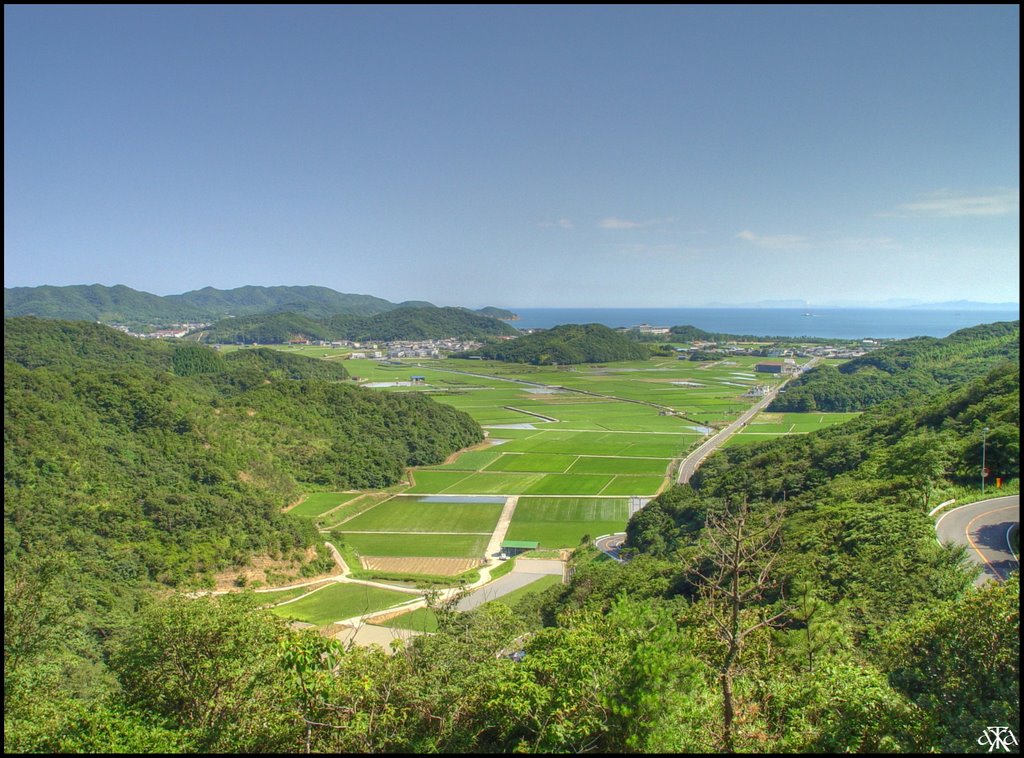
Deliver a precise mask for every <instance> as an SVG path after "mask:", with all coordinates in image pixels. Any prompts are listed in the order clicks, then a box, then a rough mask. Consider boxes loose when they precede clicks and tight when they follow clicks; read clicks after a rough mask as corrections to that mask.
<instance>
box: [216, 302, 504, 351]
mask: <svg viewBox="0 0 1024 758" xmlns="http://www.w3.org/2000/svg"><path fill="white" fill-rule="evenodd" d="M517 334H519V332H518V331H516V330H515V329H513V328H512V327H511V326H509V325H508V324H506V323H505V322H503V321H499V320H498V319H495V318H491V317H490V316H481V315H480V314H478V313H475V312H473V311H470V310H467V309H465V308H436V307H434V306H430V305H428V306H424V307H416V308H410V307H402V308H395V309H392V310H389V311H386V312H384V313H378V314H375V315H372V316H352V315H337V316H333V317H331V318H327V319H313V318H309V317H306V316H302V315H298V314H295V313H274V314H264V315H258V316H246V317H242V318H231V319H224V320H223V321H218V322H217V323H215V324H214V325H213V326H212V327H210V329H209V330H207V332H206V335H205V336H204V339H205V341H207V342H211V343H221V344H232V343H250V342H257V343H260V344H278V343H283V342H287V341H288V340H290V339H296V338H299V339H313V340H357V341H368V340H379V341H382V342H383V341H390V340H428V339H442V338H445V337H455V338H460V339H485V338H488V337H494V336H499V335H507V336H511V335H517Z"/></svg>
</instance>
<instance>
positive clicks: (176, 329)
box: [97, 322, 210, 340]
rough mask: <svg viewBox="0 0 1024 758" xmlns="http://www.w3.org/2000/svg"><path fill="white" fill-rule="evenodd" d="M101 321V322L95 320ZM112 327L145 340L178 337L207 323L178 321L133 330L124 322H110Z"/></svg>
mask: <svg viewBox="0 0 1024 758" xmlns="http://www.w3.org/2000/svg"><path fill="white" fill-rule="evenodd" d="M97 323H102V322H97ZM110 326H111V327H112V328H114V329H117V330H118V331H119V332H124V333H125V334H127V335H128V336H129V337H139V338H140V339H145V340H159V339H180V338H181V337H184V336H185V335H186V334H188V333H189V332H194V331H197V330H199V329H206V328H207V327H208V326H210V325H209V324H201V323H194V324H193V323H187V322H186V323H180V324H171V325H170V326H169V327H168V328H166V329H156V330H154V331H152V332H134V331H132V329H131V327H128V326H125V325H124V324H111V325H110Z"/></svg>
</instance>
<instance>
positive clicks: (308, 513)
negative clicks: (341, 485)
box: [288, 492, 360, 519]
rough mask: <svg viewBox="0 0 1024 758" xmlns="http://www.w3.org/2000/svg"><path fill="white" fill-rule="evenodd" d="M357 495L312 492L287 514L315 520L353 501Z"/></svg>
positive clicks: (352, 493)
mask: <svg viewBox="0 0 1024 758" xmlns="http://www.w3.org/2000/svg"><path fill="white" fill-rule="evenodd" d="M359 495H360V493H358V492H312V493H310V494H308V495H306V496H305V497H304V498H303V500H302V502H301V503H299V504H298V505H296V506H295V507H294V508H292V509H290V510H289V511H288V512H289V513H291V514H293V515H295V516H302V517H304V518H312V519H315V518H318V517H320V516H322V515H324V514H325V513H327V512H328V511H332V510H334V509H335V508H337V507H338V506H340V505H344V504H345V503H347V502H349V501H351V500H355V499H356V498H357V497H359Z"/></svg>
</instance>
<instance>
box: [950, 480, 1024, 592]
mask: <svg viewBox="0 0 1024 758" xmlns="http://www.w3.org/2000/svg"><path fill="white" fill-rule="evenodd" d="M1013 524H1020V496H1019V495H1009V496H1007V497H997V498H993V499H992V500H981V501H979V502H977V503H970V504H968V505H962V506H960V507H959V508H954V509H953V510H951V511H946V512H945V513H943V514H942V516H940V517H939V520H938V521H936V522H935V533H936V536H937V538H938V540H939V542H941V543H949V542H952V543H955V544H958V545H965V546H966V547H967V554H968V556H969V557H970V558H971V560H973V561H974V562H975V563H978V564H979V565H980V566H981V567H982V572H983V573H982V574H981V576H979V577H978V578H977V580H976V581H975V582H974V583H975V584H976V585H979V586H980V585H982V584H984V583H985V582H988V581H992V580H995V581H1000V582H1001V581H1003V580H1004V579H1005V578H1006V577H1007V576H1008V575H1009V573H1010V572H1011V571H1017V570H1018V569H1019V568H1020V563H1019V561H1018V557H1017V556H1015V555H1014V554H1013V551H1012V550H1011V549H1010V545H1009V543H1008V542H1007V537H1008V533H1009V529H1010V527H1011V526H1012V525H1013Z"/></svg>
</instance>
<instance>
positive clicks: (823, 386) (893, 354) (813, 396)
mask: <svg viewBox="0 0 1024 758" xmlns="http://www.w3.org/2000/svg"><path fill="white" fill-rule="evenodd" d="M1019 360H1020V321H1000V322H997V323H993V324H982V325H980V326H973V327H970V328H968V329H961V330H959V331H957V332H954V333H953V334H950V335H949V336H948V337H943V338H941V339H937V338H934V337H915V338H913V339H907V340H899V341H898V342H894V343H893V344H891V345H887V346H886V347H884V348H882V349H880V350H876V351H874V352H872V353H869V354H868V355H865V356H862V357H860V358H856V359H854V360H852V361H850V362H848V363H844V364H843V365H841V366H839V367H838V368H836V367H834V366H819V367H817V368H815V369H813V370H812V371H809V372H807V373H806V374H805V375H803V376H801V377H799V378H798V379H796V380H795V381H793V382H790V384H789V386H788V387H787V388H786V391H785V393H783V394H780V395H779V396H778V398H777V399H776V400H775V402H773V403H772V406H771V409H770V410H773V411H815V410H818V411H857V410H863V409H865V408H868V407H870V406H872V405H875V404H877V403H880V402H883V401H885V400H889V399H891V398H895V397H901V396H903V395H905V394H907V393H908V392H913V391H920V392H924V393H929V394H934V393H935V392H938V391H941V390H942V389H944V388H947V387H951V386H954V385H957V384H963V383H964V382H967V381H970V380H971V379H974V378H976V377H978V376H982V375H984V374H985V373H987V372H988V371H989V370H991V368H992V367H993V366H995V365H996V364H998V363H999V362H1001V361H1013V362H1019Z"/></svg>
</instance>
